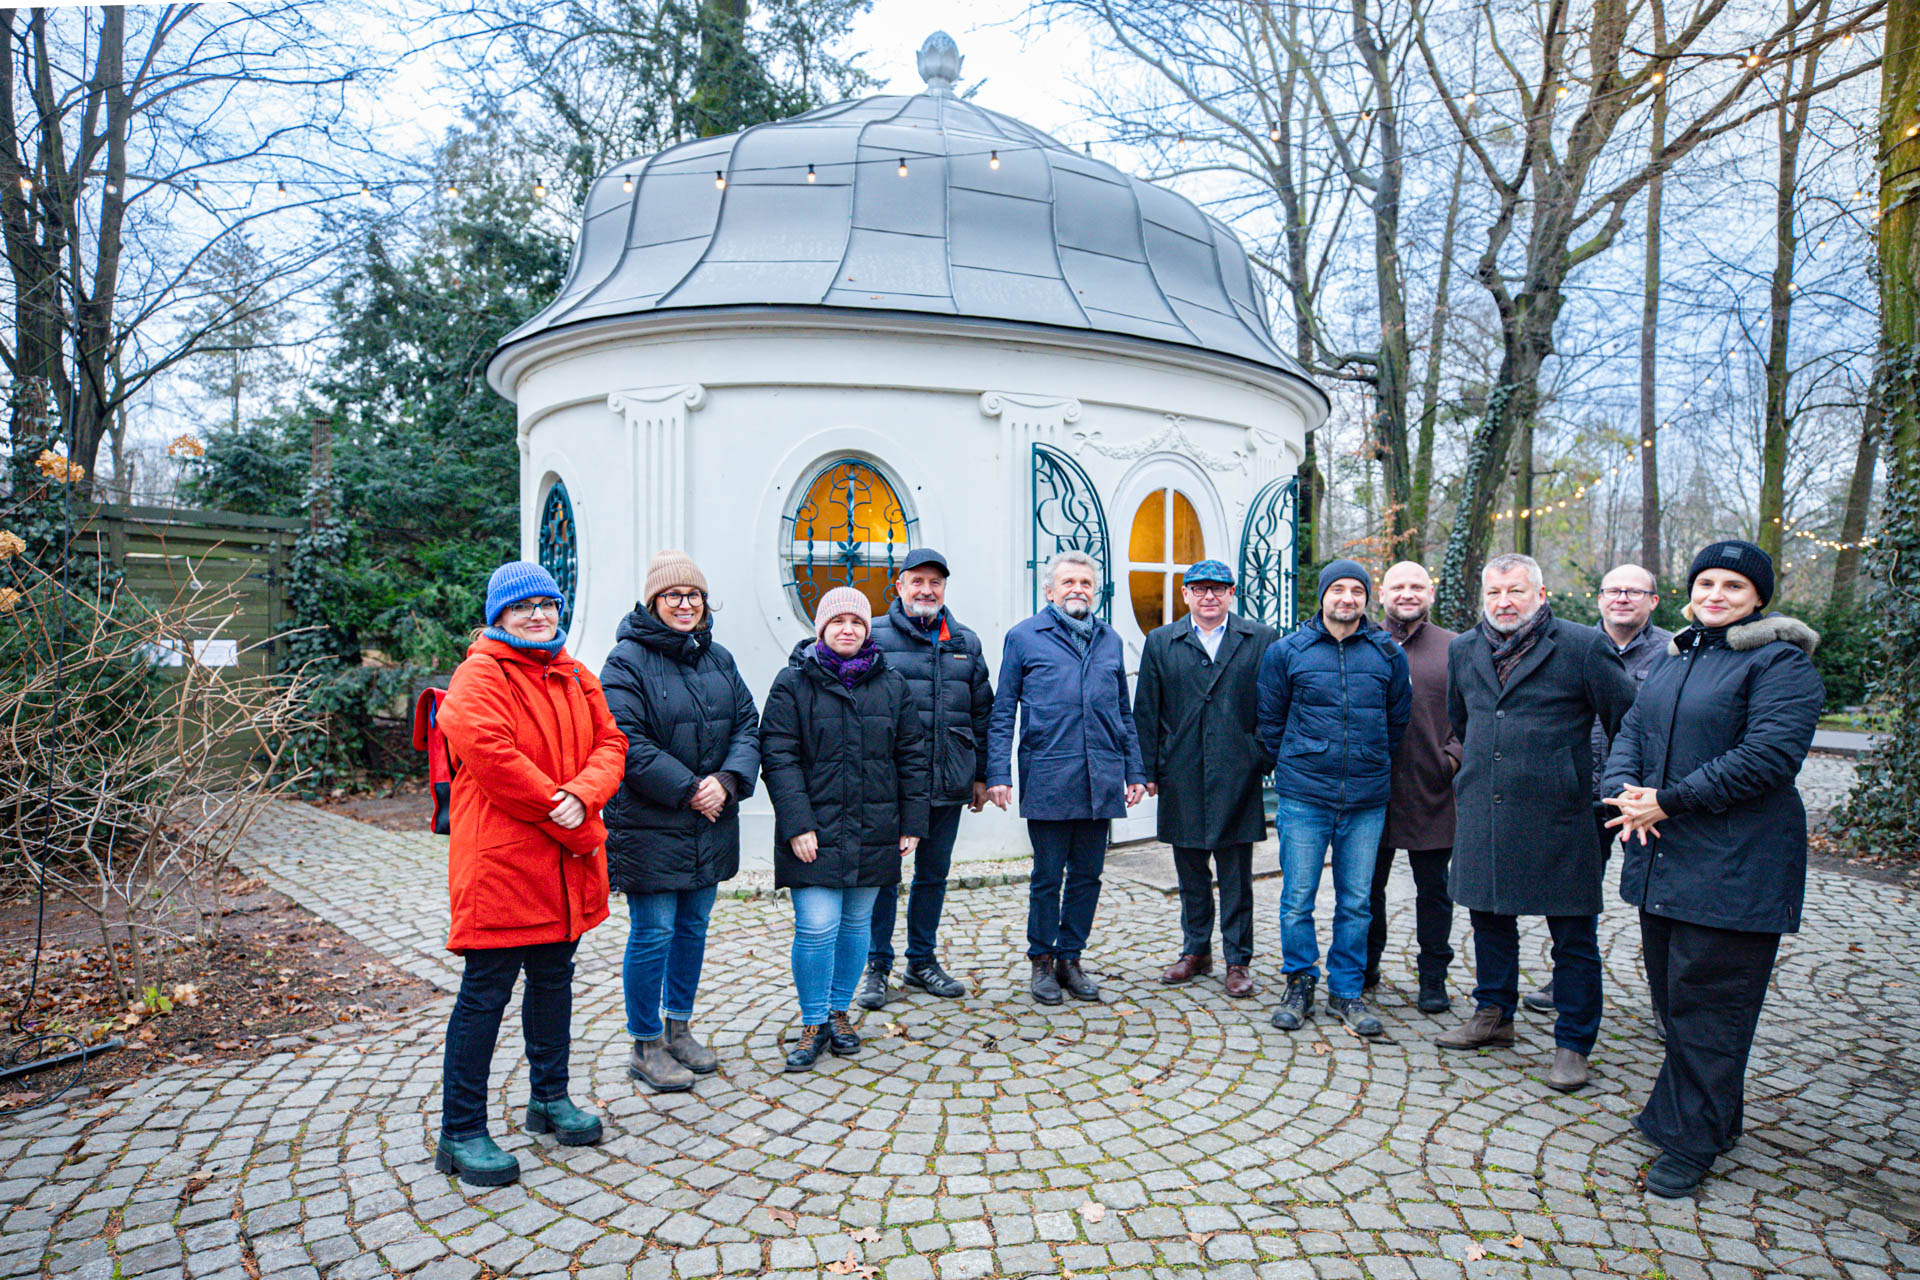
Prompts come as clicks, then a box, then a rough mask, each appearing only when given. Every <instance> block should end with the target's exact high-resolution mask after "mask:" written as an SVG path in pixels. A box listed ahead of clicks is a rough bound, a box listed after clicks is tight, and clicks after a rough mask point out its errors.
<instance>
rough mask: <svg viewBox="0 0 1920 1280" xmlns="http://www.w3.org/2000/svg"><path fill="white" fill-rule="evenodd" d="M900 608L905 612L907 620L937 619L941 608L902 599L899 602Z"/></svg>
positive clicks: (935, 605)
mask: <svg viewBox="0 0 1920 1280" xmlns="http://www.w3.org/2000/svg"><path fill="white" fill-rule="evenodd" d="M900 607H901V608H902V609H904V610H906V614H907V616H908V617H909V618H937V617H939V616H940V610H941V608H942V607H943V606H941V605H937V604H921V603H920V602H919V601H917V600H906V599H903V600H901V601H900Z"/></svg>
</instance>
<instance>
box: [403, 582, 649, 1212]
mask: <svg viewBox="0 0 1920 1280" xmlns="http://www.w3.org/2000/svg"><path fill="white" fill-rule="evenodd" d="M565 607H566V601H565V600H564V599H563V598H562V597H561V595H560V588H559V586H558V584H556V583H555V582H554V580H553V577H552V575H550V574H549V573H548V572H547V571H546V570H545V569H543V568H541V567H540V566H539V565H537V564H528V563H526V562H524V561H515V562H513V563H511V564H503V565H501V566H500V567H499V568H498V569H496V570H494V571H493V577H492V578H491V579H489V580H488V583H487V622H488V625H487V627H486V629H485V630H484V631H482V632H480V633H478V634H477V635H476V636H475V637H474V641H473V644H472V645H471V646H469V647H468V649H467V657H466V661H464V662H462V663H461V664H460V667H459V669H458V670H456V671H455V672H454V673H453V682H452V684H451V686H450V687H449V688H448V690H447V698H446V701H445V702H444V703H443V704H442V705H441V708H440V727H441V729H442V731H444V732H445V734H446V736H447V744H448V745H449V746H450V747H451V748H452V751H453V761H454V767H455V769H456V770H457V772H456V773H455V774H454V776H453V796H452V808H453V817H452V831H451V834H450V837H449V839H448V841H447V884H448V888H449V889H450V890H451V892H452V896H453V930H452V933H451V935H450V936H449V937H448V938H447V949H448V950H449V951H455V952H458V953H459V954H461V955H462V956H464V957H465V958H466V971H465V973H463V974H462V975H461V979H460V996H459V998H458V999H457V1000H455V1001H454V1005H453V1016H452V1017H451V1018H450V1019H448V1022H447V1052H446V1061H445V1067H444V1071H443V1076H442V1085H441V1094H442V1100H441V1120H440V1144H439V1148H438V1150H437V1151H436V1152H435V1154H434V1159H433V1165H434V1168H436V1169H438V1170H439V1171H440V1172H442V1173H453V1174H458V1175H459V1177H460V1179H461V1180H462V1181H463V1182H470V1183H473V1184H474V1185H476V1186H486V1187H492V1186H500V1185H502V1184H503V1183H508V1182H512V1181H513V1180H514V1179H516V1178H518V1177H519V1176H520V1162H519V1161H518V1160H516V1159H514V1157H513V1156H512V1155H510V1154H508V1153H507V1152H505V1151H502V1150H501V1149H500V1148H499V1146H497V1145H496V1144H495V1143H494V1141H493V1139H492V1138H490V1137H488V1136H487V1075H488V1072H489V1070H490V1068H491V1065H492V1062H493V1046H494V1041H495V1040H496V1039H497V1038H498V1036H499V1034H500V1016H501V1014H502V1013H503V1012H505V1010H506V1007H507V1001H508V999H509V998H510V997H511V996H512V995H513V983H514V979H515V978H516V977H517V976H518V975H519V973H520V971H521V969H523V968H524V969H525V970H526V974H527V985H526V993H525V996H524V998H523V1000H522V1009H521V1024H522V1029H523V1030H524V1032H525V1035H526V1043H527V1062H528V1067H529V1072H528V1074H529V1075H530V1076H531V1083H532V1089H531V1091H530V1092H531V1097H530V1098H529V1099H528V1102H527V1115H526V1127H527V1129H528V1131H529V1132H532V1133H551V1134H553V1135H554V1137H555V1138H556V1139H558V1140H559V1141H560V1142H561V1143H563V1144H564V1145H567V1146H588V1145H591V1144H593V1143H596V1142H599V1141H600V1121H599V1119H598V1118H597V1117H595V1116H592V1115H589V1114H588V1113H586V1112H584V1111H582V1110H580V1109H579V1108H578V1107H576V1106H574V1105H573V1103H571V1102H569V1101H568V1100H567V1052H568V1049H569V1047H570V1031H569V1023H570V1021H571V1018H572V1015H573V950H574V947H575V946H577V945H578V944H579V941H580V935H581V934H583V933H585V932H586V931H587V930H589V929H591V928H593V927H594V926H595V925H597V924H599V923H600V922H601V921H602V920H605V919H606V918H607V858H606V851H605V849H604V848H603V846H604V845H605V844H606V839H607V830H606V827H605V826H603V825H602V824H601V821H600V807H601V806H602V805H603V804H605V803H606V802H607V800H608V799H609V798H610V797H612V795H613V793H614V791H615V790H617V789H618V788H619V786H620V778H621V774H622V772H623V770H624V767H625V760H626V753H627V740H626V737H625V736H624V735H623V734H622V733H621V732H620V730H619V729H618V728H617V727H615V725H614V722H613V716H612V714H611V713H610V712H609V711H608V710H607V700H606V698H605V696H604V695H602V693H601V692H600V682H599V681H598V680H596V679H595V678H594V676H593V673H592V672H591V671H589V670H587V669H586V668H585V667H583V666H581V665H580V664H579V663H578V662H575V661H574V660H573V657H572V656H571V655H570V654H568V653H567V651H566V649H565V648H564V647H563V646H564V645H565V643H566V638H567V637H566V632H564V631H562V630H561V629H560V615H561V612H562V611H563V610H564V609H565Z"/></svg>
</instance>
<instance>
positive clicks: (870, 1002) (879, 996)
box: [853, 962, 887, 1009]
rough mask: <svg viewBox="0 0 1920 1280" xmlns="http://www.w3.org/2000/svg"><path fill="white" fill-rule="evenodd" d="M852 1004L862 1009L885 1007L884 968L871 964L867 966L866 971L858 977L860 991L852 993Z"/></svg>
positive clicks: (885, 976)
mask: <svg viewBox="0 0 1920 1280" xmlns="http://www.w3.org/2000/svg"><path fill="white" fill-rule="evenodd" d="M853 1002H854V1003H855V1004H857V1005H859V1006H860V1007H861V1008H862V1009H884V1008H886V1007H887V970H886V966H884V965H880V964H874V963H872V962H869V963H868V964H867V971H866V972H865V973H863V974H861V975H860V989H859V990H858V991H856V992H854V995H853Z"/></svg>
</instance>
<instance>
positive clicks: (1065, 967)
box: [1053, 956, 1100, 1000]
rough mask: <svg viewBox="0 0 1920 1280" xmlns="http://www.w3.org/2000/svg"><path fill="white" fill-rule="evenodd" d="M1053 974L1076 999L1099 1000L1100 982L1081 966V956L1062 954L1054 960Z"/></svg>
mask: <svg viewBox="0 0 1920 1280" xmlns="http://www.w3.org/2000/svg"><path fill="white" fill-rule="evenodd" d="M1053 976H1054V978H1055V979H1056V980H1057V981H1058V982H1059V983H1060V985H1061V986H1062V987H1064V988H1065V989H1066V992H1067V994H1068V995H1070V996H1072V997H1073V998H1074V999H1075V1000H1098V999H1099V998H1100V984H1099V983H1097V982H1095V981H1094V980H1093V979H1092V978H1089V977H1088V976H1087V975H1086V971H1085V970H1083V969H1081V967H1080V957H1079V956H1061V957H1059V958H1058V959H1057V960H1055V961H1054V962H1053Z"/></svg>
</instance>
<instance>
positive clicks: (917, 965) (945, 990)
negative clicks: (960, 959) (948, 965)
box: [900, 960, 967, 1000]
mask: <svg viewBox="0 0 1920 1280" xmlns="http://www.w3.org/2000/svg"><path fill="white" fill-rule="evenodd" d="M900 981H901V983H902V984H904V985H906V986H909V987H918V988H920V989H921V990H922V991H924V992H926V993H927V994H928V995H930V996H939V997H940V998H941V999H942V1000H958V999H959V998H960V997H961V996H963V995H965V994H967V987H966V984H965V983H963V982H961V981H960V979H958V978H956V977H954V976H953V975H952V974H950V973H948V972H947V971H946V970H945V969H942V968H941V967H940V962H939V961H937V960H909V961H907V971H906V972H905V973H903V974H901V975H900Z"/></svg>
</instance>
